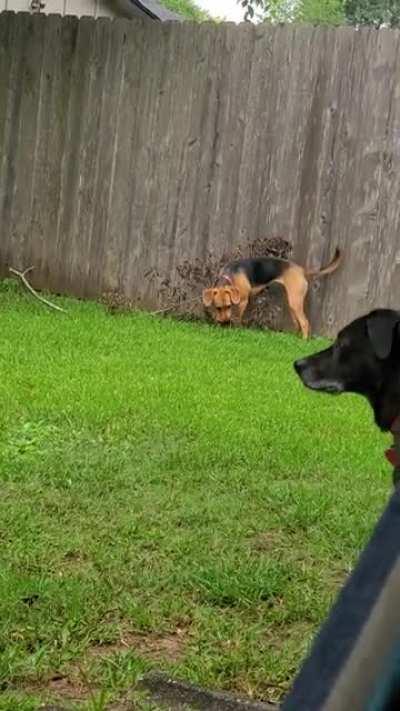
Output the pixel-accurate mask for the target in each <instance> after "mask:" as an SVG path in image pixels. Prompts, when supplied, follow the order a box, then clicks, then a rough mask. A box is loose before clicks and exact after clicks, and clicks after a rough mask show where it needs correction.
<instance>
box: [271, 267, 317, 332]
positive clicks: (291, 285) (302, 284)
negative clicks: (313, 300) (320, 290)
mask: <svg viewBox="0 0 400 711" xmlns="http://www.w3.org/2000/svg"><path fill="white" fill-rule="evenodd" d="M277 281H278V280H277ZM279 281H280V283H281V284H282V285H283V286H284V287H285V290H286V294H287V300H288V304H289V309H290V315H291V317H292V320H293V322H294V323H295V322H297V323H298V325H299V326H300V330H301V333H302V335H303V338H308V337H309V335H310V323H309V321H308V319H307V316H306V315H305V313H304V300H305V298H306V294H307V291H308V282H307V279H306V278H305V276H304V273H303V270H302V269H301V267H300V268H299V267H292V266H291V267H289V269H287V271H285V272H284V273H283V274H282V276H281V277H280V279H279Z"/></svg>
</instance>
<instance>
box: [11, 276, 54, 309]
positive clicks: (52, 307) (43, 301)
mask: <svg viewBox="0 0 400 711" xmlns="http://www.w3.org/2000/svg"><path fill="white" fill-rule="evenodd" d="M32 269H34V267H28V269H24V271H23V272H19V271H18V269H13V268H12V267H9V271H10V272H11V274H15V276H17V277H19V279H21V281H22V283H23V284H24V286H26V288H27V289H28V291H30V292H31V294H33V296H35V297H36V298H37V299H39V301H41V302H42V303H43V304H46V306H50V308H51V309H56V311H62V313H64V314H66V313H67V312H66V310H65V309H62V308H61V306H57V305H56V304H52V303H51V301H47V299H45V298H44V297H43V296H39V294H38V293H37V292H36V291H35V289H34V288H33V287H32V286H31V285H30V283H29V281H28V280H27V278H26V276H25V274H28V272H31V271H32Z"/></svg>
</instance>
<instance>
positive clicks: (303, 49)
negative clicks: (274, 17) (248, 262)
mask: <svg viewBox="0 0 400 711" xmlns="http://www.w3.org/2000/svg"><path fill="white" fill-rule="evenodd" d="M399 168H400V33H399V32H396V31H392V30H380V31H376V30H374V29H363V30H361V31H356V30H354V29H351V28H340V29H333V28H312V27H306V26H304V27H303V26H296V27H291V26H279V27H272V26H268V25H263V26H250V25H240V26H238V27H237V26H234V25H231V24H221V25H214V24H212V23H205V24H201V25H196V24H192V23H182V24H181V23H179V24H178V23H167V24H162V23H152V22H146V21H140V20H137V21H128V20H127V21H124V20H115V21H109V20H107V19H99V20H96V21H95V20H92V19H89V18H87V19H81V20H79V21H78V20H77V19H76V18H71V17H68V18H61V17H58V16H47V17H44V16H38V15H35V16H30V15H25V14H17V15H14V14H13V13H2V14H0V265H1V270H2V273H3V274H5V273H6V271H7V267H8V266H13V267H15V268H19V269H22V268H24V267H26V266H28V265H29V266H30V265H34V266H35V274H36V277H35V279H36V282H35V283H36V285H37V286H39V287H46V288H49V289H51V290H53V291H60V292H66V293H72V294H77V295H83V296H95V295H98V294H100V293H101V292H103V291H104V290H118V291H120V292H122V293H124V294H126V295H128V296H130V297H134V298H137V299H140V300H141V301H142V302H143V303H145V304H154V303H155V302H156V301H157V294H156V290H155V286H154V282H151V281H150V280H149V279H148V278H147V277H146V274H147V273H148V272H149V270H156V271H158V273H159V274H161V275H165V276H166V277H168V278H172V280H173V279H174V278H175V274H176V267H177V265H179V263H181V262H182V261H183V260H184V259H189V260H194V259H195V258H200V259H203V258H205V256H206V255H207V253H208V252H209V251H210V250H211V251H212V252H214V253H216V254H218V253H221V252H224V251H226V250H229V249H231V248H233V247H234V246H235V245H237V244H238V243H244V242H246V241H248V240H249V241H251V240H253V239H255V238H256V237H260V236H266V235H269V234H271V235H276V234H279V235H283V236H286V237H287V238H288V239H289V240H290V241H291V242H292V243H293V245H294V256H295V257H296V258H297V259H298V260H300V262H306V263H307V264H312V265H316V264H319V263H320V262H321V261H322V262H323V261H326V260H327V259H329V258H330V256H331V255H332V253H333V250H334V247H335V246H336V245H337V244H339V245H340V246H341V247H342V249H343V250H344V254H345V259H344V264H343V266H342V267H341V269H340V271H339V272H337V273H336V274H335V275H334V276H332V277H328V278H326V279H325V280H321V282H320V283H317V284H316V285H315V288H313V289H312V290H311V293H310V297H309V307H308V309H309V312H310V314H311V321H312V325H313V329H314V331H316V332H319V333H328V334H329V333H332V332H334V331H336V329H337V328H338V327H340V326H341V325H343V324H344V323H345V322H347V321H348V320H349V319H351V318H353V317H355V316H356V315H358V314H360V313H363V312H365V311H366V310H367V309H369V308H371V307H373V306H397V307H400V266H399V265H400V243H399V239H398V233H399V220H400V210H399V206H400V200H399V198H400V180H399V175H400V172H399Z"/></svg>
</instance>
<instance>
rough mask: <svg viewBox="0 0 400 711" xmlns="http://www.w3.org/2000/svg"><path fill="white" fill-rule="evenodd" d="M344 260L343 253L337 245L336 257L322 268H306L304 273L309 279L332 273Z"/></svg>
mask: <svg viewBox="0 0 400 711" xmlns="http://www.w3.org/2000/svg"><path fill="white" fill-rule="evenodd" d="M341 261H342V253H341V251H340V249H339V248H338V247H336V250H335V254H334V257H333V259H332V261H331V262H329V264H327V265H326V267H321V269H305V270H304V274H305V276H306V278H307V279H316V278H317V277H321V276H325V275H326V274H332V272H334V271H336V269H337V268H338V266H339V264H340V262H341Z"/></svg>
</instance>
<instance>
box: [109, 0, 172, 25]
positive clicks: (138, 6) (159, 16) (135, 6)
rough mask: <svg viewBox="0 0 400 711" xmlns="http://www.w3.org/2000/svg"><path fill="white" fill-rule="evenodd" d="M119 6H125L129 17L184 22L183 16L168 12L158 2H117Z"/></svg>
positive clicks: (149, 0)
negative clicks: (137, 16)
mask: <svg viewBox="0 0 400 711" xmlns="http://www.w3.org/2000/svg"><path fill="white" fill-rule="evenodd" d="M117 4H118V5H120V6H121V5H123V6H124V8H125V9H126V10H127V11H128V13H129V15H131V16H132V15H139V16H141V17H149V18H151V19H152V20H160V21H161V22H168V21H171V20H172V21H175V22H182V21H183V17H182V15H178V13H176V12H172V10H168V9H167V8H166V7H164V5H162V4H161V3H160V2H158V0H122V2H121V0H119V1H118V0H117Z"/></svg>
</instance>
